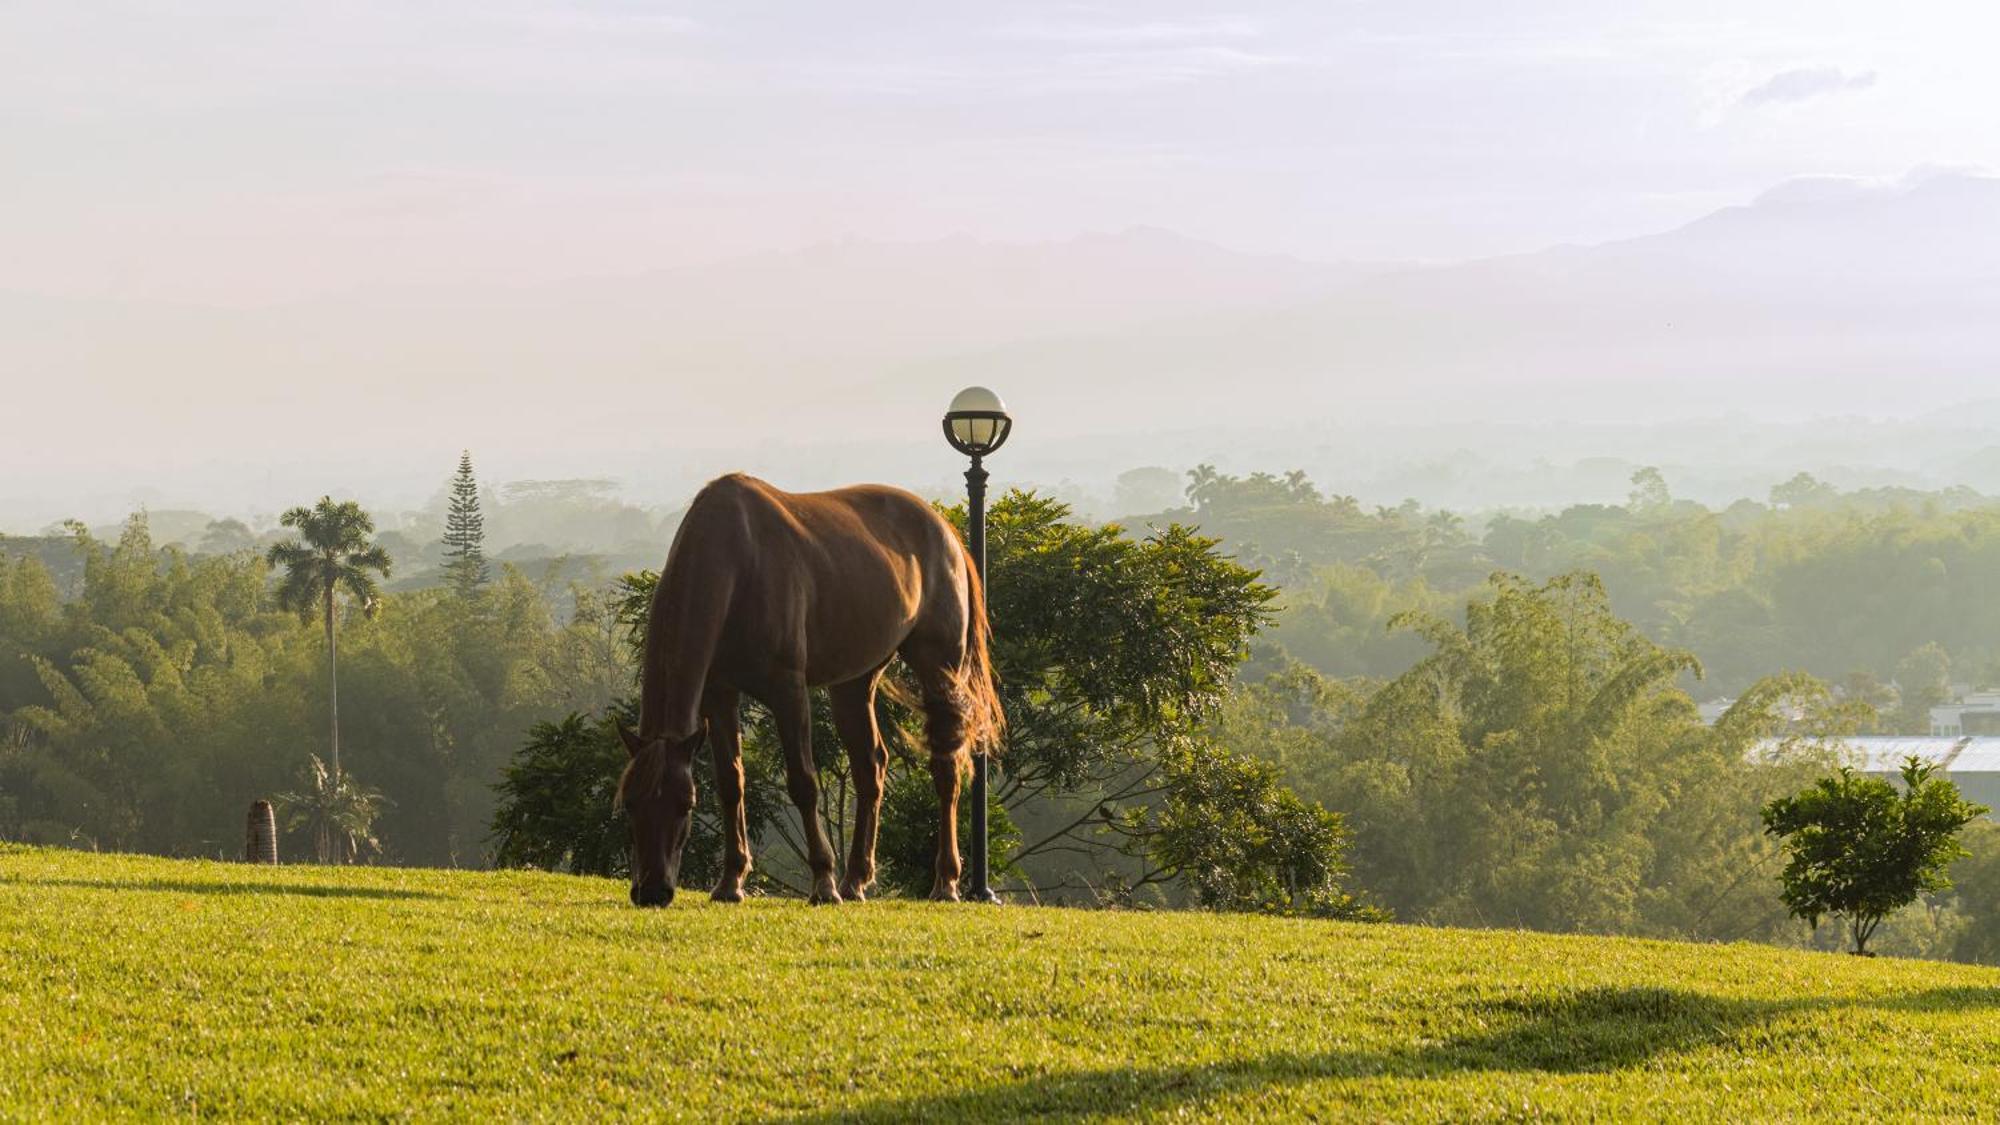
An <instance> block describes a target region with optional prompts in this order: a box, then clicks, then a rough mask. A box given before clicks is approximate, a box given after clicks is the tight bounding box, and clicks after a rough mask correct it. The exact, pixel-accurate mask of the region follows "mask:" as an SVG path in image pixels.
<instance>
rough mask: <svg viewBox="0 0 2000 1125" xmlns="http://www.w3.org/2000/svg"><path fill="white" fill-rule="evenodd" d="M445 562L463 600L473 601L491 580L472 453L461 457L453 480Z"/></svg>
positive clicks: (446, 517)
mask: <svg viewBox="0 0 2000 1125" xmlns="http://www.w3.org/2000/svg"><path fill="white" fill-rule="evenodd" d="M444 559H445V563H444V570H445V574H446V576H447V577H448V578H449V579H450V581H451V587H452V589H454V590H456V591H458V593H459V596H461V597H470V596H471V595H472V594H474V593H476V592H477V591H478V590H479V588H480V587H481V586H484V585H486V582H487V580H488V579H489V578H490V577H492V575H491V572H490V571H489V570H488V569H487V566H486V517H485V516H482V515H480V513H479V482H478V481H477V480H476V479H474V477H473V475H472V453H471V452H470V451H466V452H463V453H460V454H459V456H458V475H457V476H455V477H453V478H452V480H451V508H450V510H448V511H447V512H446V513H445V517H444Z"/></svg>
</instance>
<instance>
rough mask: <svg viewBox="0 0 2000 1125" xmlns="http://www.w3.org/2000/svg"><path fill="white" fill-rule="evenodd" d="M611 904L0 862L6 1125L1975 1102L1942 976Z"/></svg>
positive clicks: (1476, 1116)
mask: <svg viewBox="0 0 2000 1125" xmlns="http://www.w3.org/2000/svg"><path fill="white" fill-rule="evenodd" d="M624 894H625V888H624V887H622V886H619V885H617V884H615V883H611V882H608V881H604V880H599V879H577V878H571V877H567V876H555V875H544V874H536V873H531V872H504V873H474V872H463V871H422V870H410V869H397V868H382V867H358V868H312V867H276V868H271V867H264V868H258V867H252V866H249V865H246V864H241V863H226V864H225V863H189V862H177V861H165V860H157V859H148V858H141V857H133V856H108V855H107V856H93V855H82V854H78V853H75V852H57V851H44V850H29V849H8V848H7V847H6V846H5V845H0V949H5V950H6V951H7V955H6V956H5V957H0V1021H4V1023H5V1026H6V1027H8V1028H9V1029H10V1033H9V1035H8V1036H7V1038H5V1039H4V1040H0V1042H4V1044H5V1045H4V1047H0V1098H4V1102H5V1105H6V1106H7V1112H8V1113H9V1114H10V1115H13V1116H17V1117H21V1118H24V1119H28V1120H74V1119H87V1120H98V1119H107V1118H128V1117H129V1118H146V1119H153V1118H168V1117H176V1118H178V1117H189V1116H193V1115H196V1114H200V1115H201V1116H203V1117H217V1118H228V1119H256V1120H324V1119H344V1120H354V1119H367V1120H376V1119H384V1118H404V1117H414V1118H418V1119H426V1120H432V1119H439V1120H442V1119H449V1120H466V1119H470V1120H516V1119H554V1120H576V1119H587V1120H594V1121H595V1120H622V1119H647V1120H654V1119H659V1118H662V1117H684V1118H686V1119H689V1120H732V1121H735V1120H792V1121H803V1122H832V1121H859V1122H890V1121H954V1122H956V1121H1010V1122H1011V1121H1031V1120H1057V1121H1081V1120H1106V1119H1109V1120H1127V1119H1146V1120H1151V1119H1169V1118H1178V1117H1188V1118H1200V1119H1205V1120H1216V1121H1272V1120H1280V1121H1282V1120H1306V1119H1310V1118H1313V1117H1320V1118H1326V1117H1328V1116H1332V1117H1335V1118H1348V1117H1351V1118H1355V1119H1361V1120H1383V1121H1398V1120H1401V1121H1469V1120H1485V1119H1493V1118H1501V1117H1518V1116H1545V1117H1550V1118H1555V1119H1579V1120H1581V1119H1594V1118H1595V1119H1606V1120H1628V1119H1631V1120H1653V1119H1681V1120H1718V1119H1720V1120H1797V1121H1810V1120H1834V1119H1845V1118H1850V1117H1853V1116H1855V1115H1856V1114H1857V1112H1866V1111H1867V1110H1868V1109H1869V1108H1872V1107H1875V1106H1880V1107H1883V1113H1884V1114H1885V1115H1887V1116H1892V1117H1893V1116H1905V1117H1909V1118H1921V1119H1932V1120H1953V1119H1962V1118H1964V1117H1966V1116H1968V1115H1971V1114H1973V1113H1974V1112H1975V1111H1974V1110H1973V1109H1972V1108H1971V1107H1977V1106H1980V1105H1986V1104H1991V1103H1992V1102H1993V1101H1994V1100H1995V1098H1996V1097H2000V1072H1996V1071H1995V1069H1994V1068H1993V1067H1992V1066H1991V1065H1990V1059H1991V1056H1992V1024H1993V1014H1994V1004H1995V997H1994V974H1993V971H1992V970H1989V969H1979V968H1973V967H1969V966H1958V965H1945V964H1918V963H1911V962H1904V961H1895V960H1888V959H1883V960H1873V961H1852V962H1850V963H1847V964H1842V965H1838V966H1834V965H1829V964H1827V962H1826V959H1825V958H1824V957H1822V956H1819V955H1814V954H1808V953H1799V952H1785V951H1778V950H1770V949H1761V948H1756V947H1751V946H1744V945H1723V946H1688V945H1671V944H1663V943H1657V942H1636V941H1625V940H1618V939H1599V938H1550V937H1543V936H1539V935H1534V934H1520V933H1512V932H1492V931H1470V930H1450V929H1436V928H1428V927H1404V926H1357V925H1347V924H1344V923H1338V922H1319V921H1302V920H1296V919H1276V918H1262V917H1256V916H1247V915H1230V914H1146V913H1138V912H1103V911H1080V910H1047V911H1032V912H1030V911H1022V910H983V909H974V908H970V907H952V906H940V905H934V904H930V903H923V902H900V901H885V902H880V903H874V904H870V905H868V906H864V907H861V908H858V909H848V908H845V907H842V908H838V909H833V910H827V909H814V908H811V907H808V906H806V905H805V904H804V903H800V902H792V901H782V900H773V899H761V900H753V901H751V902H747V903H742V904H738V905H734V906H729V907H721V906H710V905H709V904H708V903H707V902H706V901H705V900H704V898H703V896H701V895H699V894H689V895H687V896H686V897H685V899H684V900H681V901H677V902H676V903H675V905H674V907H673V909H671V910H666V911H640V910H633V909H631V908H629V907H626V906H624V905H623V901H624ZM1836 969H1837V970H1838V971H1835V970H1836ZM752 1012H754V1013H756V1018H755V1021H754V1024H752V1023H749V1022H746V1021H747V1019H748V1017H747V1015H746V1013H752ZM753 1051H754V1053H753ZM996 1051H1000V1052H1002V1053H1004V1056H1005V1058H1004V1061H1001V1062H996V1061H995V1054H994V1052H996ZM1802 1051H1809V1052H1810V1058H1811V1063H1812V1065H1811V1066H1810V1067H1809V1068H1802V1067H1801V1064H1800V1059H1801V1052H1802ZM1830 1076H1831V1077H1830ZM1862 1082H1865V1083H1866V1087H1867V1088H1866V1091H1862V1090H1860V1089H1859V1088H1858V1083H1862Z"/></svg>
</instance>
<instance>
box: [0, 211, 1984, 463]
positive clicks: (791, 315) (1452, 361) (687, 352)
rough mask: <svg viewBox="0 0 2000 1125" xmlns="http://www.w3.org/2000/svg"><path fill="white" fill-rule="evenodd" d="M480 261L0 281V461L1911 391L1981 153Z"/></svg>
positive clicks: (1960, 282) (1980, 344) (1976, 357)
mask: <svg viewBox="0 0 2000 1125" xmlns="http://www.w3.org/2000/svg"><path fill="white" fill-rule="evenodd" d="M503 280H504V279H496V283H495V284H494V285H492V286H490V287H484V288H463V289H451V290H441V289H394V290H377V291H370V292H361V293H353V294H348V295H344V296H341V297H338V298H323V299H314V300H309V301H299V302H291V303H283V304H272V305H268V306H263V307H255V308H230V309H223V308H201V307H181V306H167V305H159V304H129V303H117V302H108V301H106V302H95V301H73V300H54V299H47V298H40V297H34V296H23V295H13V296H0V371H4V372H5V376H6V378H5V383H6V385H7V387H8V388H9V390H8V394H9V398H10V400H11V401H10V406H11V410H10V411H9V413H10V414H11V415H12V416H14V417H15V418H17V419H19V418H23V417H25V418H29V419H36V420H38V421H35V422H31V423H29V425H28V426H27V428H26V429H25V430H24V431H21V432H17V434H16V435H15V436H14V438H13V439H12V440H11V442H10V444H11V445H12V447H13V451H12V452H11V453H10V454H9V455H8V458H7V460H8V463H9V465H10V467H12V468H14V469H15V471H16V472H18V471H19V467H21V466H24V465H27V464H46V465H50V466H70V467H72V468H74V469H78V470H81V469H83V468H87V467H96V468H101V469H104V470H107V471H111V470H114V469H115V470H116V471H117V472H119V473H122V474H124V475H126V476H130V475H131V474H132V473H133V472H134V471H135V466H143V465H147V464H161V465H167V464H185V463H188V462H189V461H190V460H193V461H202V462H208V463H211V464H212V465H213V466H221V467H222V468H221V469H220V470H218V471H224V470H226V469H227V468H228V467H229V466H232V465H237V464H241V463H249V464H255V465H258V466H262V467H264V468H265V469H266V470H267V471H268V472H279V475H280V476H282V471H281V470H282V469H283V468H285V467H286V466H291V465H299V466H307V465H321V464H323V465H339V464H345V463H348V462H350V461H353V460H356V459H362V460H366V461H367V462H368V463H369V464H370V465H371V466H377V467H381V468H383V469H384V470H385V471H386V470H387V467H388V466H389V465H390V464H392V463H394V464H397V465H401V464H403V463H414V462H415V461H417V460H419V459H421V461H422V463H424V464H429V463H430V462H431V461H434V460H436V459H437V457H438V455H439V452H440V451H447V452H455V451H456V450H457V449H458V448H459V447H460V446H462V445H475V446H477V447H479V448H481V449H487V450H494V451H500V452H503V453H504V455H505V456H507V457H509V458H513V459H514V460H516V461H519V462H521V463H523V464H524V465H531V466H532V467H533V469H534V470H535V471H538V472H547V473H552V474H554V473H561V472H563V471H566V470H568V469H569V468H571V467H572V466H575V467H577V471H587V472H594V471H597V469H598V468H599V467H601V466H602V465H604V464H606V463H607V462H615V463H620V464H625V463H630V462H631V460H632V459H633V458H635V457H640V456H646V457H651V458H653V459H654V460H655V461H656V462H657V463H658V465H659V468H660V471H661V473H663V474H666V475H672V474H674V473H693V474H698V473H700V472H703V471H705V470H706V468H707V467H708V466H709V465H710V464H711V463H712V462H714V461H715V459H716V457H717V454H716V453H715V451H716V450H719V449H721V450H727V449H735V450H745V449H754V448H756V447H757V446H758V445H759V444H760V443H764V442H772V443H779V444H782V445H784V446H785V447H787V449H789V450H790V451H792V452H793V453H796V452H797V451H799V450H800V449H802V448H804V447H808V446H812V445H813V444H814V443H829V442H836V443H837V442H849V443H865V442H869V441H876V440H887V439H890V438H891V437H892V436H893V437H894V438H895V439H896V440H902V439H903V438H904V437H905V436H907V435H912V434H919V435H923V437H926V438H927V437H928V436H929V431H930V430H931V429H932V428H934V426H935V418H934V416H935V414H936V412H937V409H938V407H939V406H940V405H941V404H942V402H943V401H944V400H945V399H946V398H948V397H949V394H950V393H951V391H952V390H954V389H956V388H957V387H958V386H959V385H962V384H964V383H969V382H986V383H989V384H991V385H993V386H995V387H997V388H999V389H1000V390H1001V391H1002V392H1003V394H1004V395H1006V397H1007V398H1008V399H1009V401H1010V403H1012V404H1013V405H1014V407H1015V409H1016V410H1017V411H1018V412H1022V413H1024V415H1032V416H1034V417H1035V418H1036V419H1037V423H1036V424H1037V427H1038V432H1039V433H1040V434H1042V435H1043V436H1044V437H1047V438H1052V439H1053V438H1063V437H1069V438H1083V437H1086V436H1088V435H1095V434H1112V433H1122V434H1138V433H1144V432H1147V431H1151V430H1167V429H1172V430H1184V429H1188V428H1191V427H1202V426H1235V427H1253V426H1259V425H1304V424H1309V423H1311V422H1313V421H1314V420H1316V419H1321V420H1325V421H1326V422H1327V423H1329V424H1331V423H1336V422H1338V423H1345V424H1355V423H1365V422H1368V421H1370V420H1380V421H1411V420H1421V419H1425V418H1430V417H1436V418H1440V419H1442V418H1453V419H1457V420H1460V421H1475V420H1478V419H1481V418H1487V417H1493V418H1511V419H1517V420H1538V419H1541V420H1557V421H1560V420H1563V419H1572V418H1573V419H1578V420H1584V419H1605V418H1617V419H1628V420H1629V419H1645V418H1653V417H1667V416H1676V417H1687V416H1690V415H1702V414H1716V413H1727V412H1743V413H1747V414H1751V415H1757V416H1767V415H1768V416H1774V417H1788V418H1798V417H1807V416H1813V415H1822V414H1838V413H1846V412H1857V413H1858V412H1893V413H1899V414H1904V415H1909V414H1915V413H1920V412H1922V411H1924V410H1931V409H1938V408H1941V407H1944V406H1946V405H1948V404H1949V403H1951V402H1953V401H1956V400H1960V399H1968V398H1974V397H1982V396H1986V395H1989V394H1990V393H1991V388H1992V387H1993V386H1995V385H1996V376H2000V179H1996V178H1989V177H1982V176H1974V175H1967V174H1940V175H1936V176H1932V177H1929V178H1926V179H1921V180H1918V181H1915V182H1910V183H1905V184H1900V185H1894V186H1887V187H1879V186H1867V185H1858V184H1854V183H1850V182H1846V181H1832V180H1827V181H1804V182H1795V183H1792V184H1788V185H1785V186H1784V187H1781V188H1779V189H1775V190H1773V191H1771V192H1769V193H1767V194H1766V195H1764V196H1763V197H1761V198H1759V199H1757V200H1756V201H1754V202H1752V203H1750V204H1748V205H1745V206H1742V207H1732V208H1727V209H1725V210H1722V211H1718V212H1716V213H1714V214H1712V215H1709V216H1707V217H1705V218H1703V219H1701V220H1699V221H1696V222H1693V223H1690V224H1688V225H1686V226H1683V227H1681V228H1679V229H1676V230H1672V231H1668V232H1665V233H1661V234H1656V235H1651V236H1648V237H1644V238H1635V239H1630V240H1627V241H1622V242H1614V243H1607V244H1603V245H1598V246H1589V247H1574V246H1565V247H1558V248H1553V249H1550V250H1547V251H1543V252H1540V253H1535V254H1526V255H1518V256H1512V257H1505V258H1496V259H1488V260H1482V261H1474V262H1468V263H1463V264H1457V265H1449V266H1412V265H1396V264H1330V265H1329V264H1317V263H1309V262H1303V261H1299V260H1296V259H1292V258H1286V257H1277V256H1262V255H1251V254H1241V253H1236V252H1232V251H1229V250H1225V249H1223V248H1220V247H1216V246H1213V245H1208V244H1205V243H1201V242H1198V241H1194V240H1190V239H1186V238H1182V237H1179V236H1177V235H1174V234H1171V233H1168V232H1164V231H1158V230H1149V229H1136V230H1130V231H1126V232H1123V233H1120V234H1111V235H1089V236H1085V237H1081V238H1076V239H1072V240H1069V241H1064V242H1051V243H1039V244H1026V245H1010V244H997V243H988V242H980V241H976V240H972V239H948V240H943V241H937V242H927V243H911V244H883V243H871V242H859V241H855V242H841V243H832V244H827V245H823V246H817V247H813V248H810V249H806V250H801V251H797V252H793V253H784V254H767V255H759V256H755V257H749V258H743V259H738V260H734V261H728V262H723V263H720V264H717V265H714V266H709V267H702V268H683V269H674V270H667V271H660V272H657V273H651V274H643V275H638V276H632V277H620V278H603V279H591V280H582V281H574V282H563V283H556V284H536V285H521V286H510V285H506V284H502V283H501V282H502V281H503ZM16 425H17V428H18V426H19V423H18V422H17V424H16ZM357 451H361V452H360V453H359V455H358V456H357ZM538 458H539V459H538ZM1162 459H1166V458H1162ZM743 460H744V459H743V458H740V457H739V458H738V461H739V463H740V462H741V461H743ZM795 460H796V458H795ZM273 465H276V466H278V468H277V469H271V466H273ZM273 483H274V484H276V483H279V482H278V481H277V480H276V479H274V480H273ZM10 492H15V493H17V492H19V488H18V482H16V487H14V488H9V487H8V486H7V484H6V483H5V482H0V498H4V497H5V496H6V495H7V494H8V493H10Z"/></svg>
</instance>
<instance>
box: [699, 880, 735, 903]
mask: <svg viewBox="0 0 2000 1125" xmlns="http://www.w3.org/2000/svg"><path fill="white" fill-rule="evenodd" d="M708 901H710V902H742V901H743V888H742V887H739V886H737V885H736V884H734V883H720V884H717V885H716V888H715V889H714V890H712V891H710V892H708Z"/></svg>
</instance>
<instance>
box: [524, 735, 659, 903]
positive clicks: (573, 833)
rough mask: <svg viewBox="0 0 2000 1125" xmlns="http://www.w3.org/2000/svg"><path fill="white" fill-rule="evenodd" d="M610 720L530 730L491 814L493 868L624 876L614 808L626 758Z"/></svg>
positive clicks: (622, 832)
mask: <svg viewBox="0 0 2000 1125" xmlns="http://www.w3.org/2000/svg"><path fill="white" fill-rule="evenodd" d="M611 721H612V720H611V719H610V718H609V717H606V718H600V719H589V718H586V717H585V716H583V715H579V714H577V713H575V712H571V713H570V714H568V715H566V716H564V717H563V718H562V719H561V720H559V721H556V722H549V723H536V724H535V725H534V726H533V727H530V728H529V729H528V740H527V742H526V743H525V744H523V745H522V747H521V751H520V753H518V754H516V755H514V759H513V760H512V761H511V762H509V763H507V766H506V768H505V769H504V770H503V771H502V774H501V779H500V783H499V785H498V786H497V787H496V788H497V789H498V790H499V793H500V803H499V807H498V808H497V809H496V810H495V811H494V814H493V843H494V848H493V862H494V864H495V865H497V866H500V867H537V868H540V869H542V870H544V871H567V872H569V873H570V874H572V875H605V876H624V875H626V874H627V873H628V872H629V871H630V870H631V858H632V857H631V852H632V831H631V829H630V828H629V827H628V826H627V825H626V823H625V818H624V817H623V816H621V815H619V814H618V812H617V811H616V810H615V809H614V808H613V807H612V803H613V798H614V797H615V796H616V793H617V789H618V775H619V773H620V772H621V771H623V770H624V768H625V750H624V746H623V744H622V743H620V742H619V740H618V737H617V734H616V732H615V731H614V730H611V729H609V724H610V723H611Z"/></svg>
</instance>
